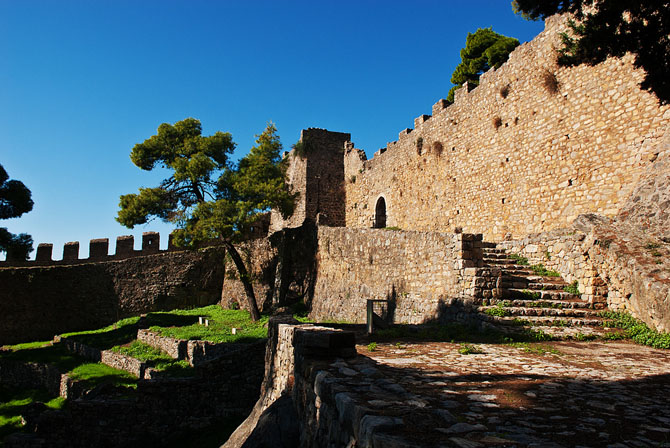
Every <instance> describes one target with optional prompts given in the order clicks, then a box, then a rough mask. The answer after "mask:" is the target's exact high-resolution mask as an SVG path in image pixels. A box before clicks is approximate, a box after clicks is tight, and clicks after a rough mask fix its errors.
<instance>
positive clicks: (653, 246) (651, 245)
mask: <svg viewBox="0 0 670 448" xmlns="http://www.w3.org/2000/svg"><path fill="white" fill-rule="evenodd" d="M659 247H661V245H660V244H658V243H647V244H645V246H644V248H645V249H658V248H659Z"/></svg>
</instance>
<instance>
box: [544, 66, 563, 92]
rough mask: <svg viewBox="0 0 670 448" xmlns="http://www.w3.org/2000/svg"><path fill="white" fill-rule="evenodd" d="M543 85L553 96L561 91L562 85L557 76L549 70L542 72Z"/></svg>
mask: <svg viewBox="0 0 670 448" xmlns="http://www.w3.org/2000/svg"><path fill="white" fill-rule="evenodd" d="M542 84H543V85H544V88H545V90H546V91H547V92H549V93H551V94H552V95H555V94H557V93H558V91H559V87H560V85H559V83H558V79H557V78H556V75H555V74H554V73H553V72H550V71H549V70H547V69H545V70H544V71H543V72H542Z"/></svg>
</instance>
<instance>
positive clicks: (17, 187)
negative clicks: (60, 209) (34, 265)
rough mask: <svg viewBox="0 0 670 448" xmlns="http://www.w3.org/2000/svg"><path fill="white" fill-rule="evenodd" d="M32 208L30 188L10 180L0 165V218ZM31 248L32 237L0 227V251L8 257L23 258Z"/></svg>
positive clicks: (26, 256) (16, 214)
mask: <svg viewBox="0 0 670 448" xmlns="http://www.w3.org/2000/svg"><path fill="white" fill-rule="evenodd" d="M32 209H33V200H32V195H31V193H30V190H29V189H28V188H27V187H26V186H25V185H24V184H23V182H21V181H18V180H14V179H12V180H10V179H9V175H8V174H7V171H5V169H4V168H3V166H2V165H0V219H10V218H18V217H19V216H21V215H23V214H24V213H28V212H29V211H31V210H32ZM32 250H33V239H32V237H31V236H30V235H28V234H25V233H21V234H18V235H15V234H13V233H11V232H10V231H9V230H7V228H6V227H0V252H6V253H7V257H8V258H12V259H17V260H25V259H26V258H28V254H30V252H32Z"/></svg>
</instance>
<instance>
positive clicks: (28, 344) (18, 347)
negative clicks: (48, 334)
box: [2, 341, 51, 352]
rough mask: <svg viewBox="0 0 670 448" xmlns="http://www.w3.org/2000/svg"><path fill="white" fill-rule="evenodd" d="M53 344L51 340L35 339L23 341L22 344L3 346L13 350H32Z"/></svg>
mask: <svg viewBox="0 0 670 448" xmlns="http://www.w3.org/2000/svg"><path fill="white" fill-rule="evenodd" d="M49 345H51V341H35V342H23V343H21V344H14V345H3V346H2V348H4V349H5V350H11V351H13V352H15V351H17V350H30V349H33V348H42V347H47V346H49Z"/></svg>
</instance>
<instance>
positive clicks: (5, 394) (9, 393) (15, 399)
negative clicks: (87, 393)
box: [0, 387, 65, 444]
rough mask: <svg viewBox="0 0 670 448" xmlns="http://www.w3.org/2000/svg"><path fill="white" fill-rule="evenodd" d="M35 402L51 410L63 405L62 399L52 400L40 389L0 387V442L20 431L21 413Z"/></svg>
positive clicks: (52, 398)
mask: <svg viewBox="0 0 670 448" xmlns="http://www.w3.org/2000/svg"><path fill="white" fill-rule="evenodd" d="M36 402H40V403H44V404H45V405H46V406H47V407H48V408H51V409H62V408H63V406H64V405H65V400H64V399H63V398H60V397H56V398H54V397H52V396H50V395H49V394H48V393H47V392H46V391H45V390H42V389H18V388H8V387H0V440H1V439H3V438H4V437H5V436H7V435H9V434H11V433H13V432H16V431H20V430H21V429H22V426H23V424H22V422H21V415H22V413H23V412H25V410H26V408H27V407H28V406H30V405H31V404H32V403H36ZM0 444H1V443H0Z"/></svg>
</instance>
